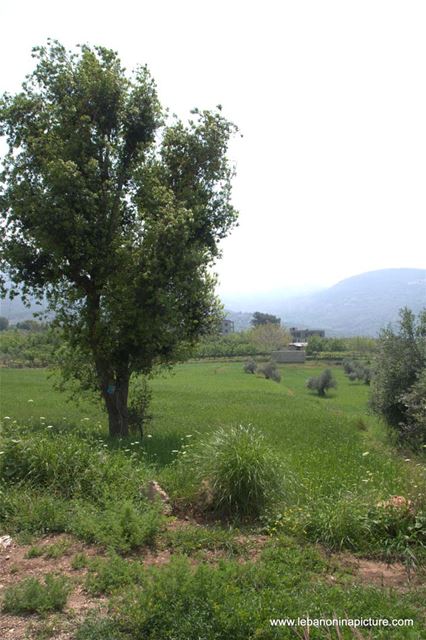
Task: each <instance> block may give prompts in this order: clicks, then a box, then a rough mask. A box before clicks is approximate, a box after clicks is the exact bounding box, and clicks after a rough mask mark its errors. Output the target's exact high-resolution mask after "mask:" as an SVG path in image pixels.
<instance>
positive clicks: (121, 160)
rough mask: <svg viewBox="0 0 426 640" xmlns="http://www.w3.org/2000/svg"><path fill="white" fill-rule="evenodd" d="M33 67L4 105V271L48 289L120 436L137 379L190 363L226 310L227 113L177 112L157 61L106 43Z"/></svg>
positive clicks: (68, 368) (70, 365) (35, 289)
mask: <svg viewBox="0 0 426 640" xmlns="http://www.w3.org/2000/svg"><path fill="white" fill-rule="evenodd" d="M33 56H34V57H35V58H36V66H35V70H34V72H33V73H32V74H31V75H29V76H28V77H27V78H26V80H25V82H24V83H23V85H22V91H21V92H20V93H18V94H16V95H8V94H5V95H4V96H3V97H2V99H1V103H0V134H1V135H3V136H5V137H6V141H7V144H8V149H9V151H8V153H7V154H6V156H5V158H4V163H3V172H2V175H1V183H0V184H1V191H0V204H1V215H2V219H3V225H4V226H6V227H7V232H6V233H5V234H4V239H3V243H2V265H1V267H2V272H3V273H7V274H8V276H9V278H10V279H11V281H12V283H13V286H12V289H11V290H10V293H11V294H12V295H14V294H15V295H16V293H17V291H18V287H19V291H20V292H21V295H24V296H25V295H29V294H31V295H36V296H39V297H42V296H43V295H46V296H47V299H48V301H49V307H50V309H52V310H53V311H54V312H55V317H56V322H57V323H58V324H59V325H61V326H62V328H63V333H64V336H65V340H66V343H67V345H68V357H67V359H66V362H64V371H65V373H66V374H67V375H71V376H72V377H75V378H77V379H78V380H79V382H80V383H81V384H82V385H85V386H90V385H92V386H93V385H94V386H95V387H96V388H97V389H98V390H99V392H100V393H101V395H102V397H103V399H104V401H105V406H106V409H107V411H108V416H109V429H110V434H111V435H113V436H118V435H126V434H127V433H128V411H127V402H128V391H129V381H130V377H131V375H132V373H137V372H143V373H148V372H150V371H151V370H152V369H153V367H155V366H156V365H157V364H161V363H173V362H174V361H176V359H178V358H179V354H180V353H181V350H182V345H188V344H191V343H193V342H194V341H195V340H196V339H197V338H198V337H199V336H200V335H202V334H203V333H208V332H209V331H210V330H211V328H212V326H213V325H214V322H215V321H216V317H215V316H216V315H217V310H218V307H219V305H218V302H217V300H216V298H215V296H214V277H212V275H211V268H210V267H211V265H212V264H213V263H214V261H215V259H216V258H217V257H218V255H219V250H218V243H219V241H220V240H221V239H222V238H224V237H225V236H226V235H227V233H228V232H229V230H230V229H231V227H232V226H233V225H234V223H235V221H236V212H235V210H234V209H233V207H232V205H231V202H230V193H231V178H232V173H233V172H232V168H231V167H230V165H229V162H228V160H227V157H226V152H227V146H228V141H229V138H230V136H231V135H232V134H233V132H234V131H235V130H236V129H235V127H234V125H232V124H231V123H230V122H228V121H227V120H226V119H225V118H224V117H223V116H222V114H221V109H220V107H218V108H217V110H215V111H213V112H210V111H202V112H200V111H198V110H195V111H194V112H193V114H192V120H190V121H189V122H188V123H187V124H184V123H182V122H181V121H180V120H178V119H177V118H176V117H174V118H172V119H171V120H170V121H168V120H167V118H166V114H165V113H164V112H163V110H162V108H161V106H160V103H159V100H158V97H157V93H156V88H155V84H154V82H153V80H152V78H151V76H150V74H149V72H148V70H147V69H146V68H145V67H141V68H139V69H138V70H137V71H136V72H135V73H134V74H133V75H131V76H129V75H127V74H126V73H125V70H124V69H123V67H122V66H121V63H120V60H119V58H118V56H117V54H116V53H114V52H113V51H110V50H108V49H105V48H102V47H94V48H91V47H88V46H83V47H79V48H78V49H77V51H76V52H69V51H67V50H66V49H65V48H64V47H63V46H62V45H60V44H59V43H58V42H56V41H55V42H50V41H49V42H48V44H47V46H46V47H37V48H35V49H34V51H33Z"/></svg>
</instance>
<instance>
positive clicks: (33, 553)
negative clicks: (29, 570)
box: [25, 545, 44, 559]
mask: <svg viewBox="0 0 426 640" xmlns="http://www.w3.org/2000/svg"><path fill="white" fill-rule="evenodd" d="M43 553H44V547H39V546H36V545H35V546H33V547H31V548H30V549H28V551H27V553H26V554H25V558H27V559H30V558H39V557H40V556H42V555H43Z"/></svg>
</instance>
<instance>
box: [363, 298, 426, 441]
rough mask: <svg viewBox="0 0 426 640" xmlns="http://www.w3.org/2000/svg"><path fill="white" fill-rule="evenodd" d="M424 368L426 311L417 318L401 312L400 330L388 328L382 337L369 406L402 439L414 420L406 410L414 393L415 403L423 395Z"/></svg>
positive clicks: (379, 343) (404, 311) (425, 365)
mask: <svg viewBox="0 0 426 640" xmlns="http://www.w3.org/2000/svg"><path fill="white" fill-rule="evenodd" d="M425 369H426V309H424V310H423V311H421V312H420V313H419V315H418V317H417V318H416V316H415V315H414V313H413V312H412V311H411V310H410V309H407V308H404V309H401V310H400V319H399V326H398V328H397V329H394V328H392V327H391V326H388V327H386V328H385V329H383V330H382V331H381V332H380V335H379V339H378V344H377V353H376V358H375V362H374V375H373V378H372V383H371V398H370V404H371V406H372V408H373V410H374V411H375V412H376V413H377V414H378V415H380V416H381V417H382V418H384V419H385V420H386V421H387V422H388V423H389V424H390V425H391V426H393V427H395V428H396V429H397V430H399V431H400V432H401V435H402V437H403V438H404V435H405V433H406V430H405V427H404V425H406V424H407V422H410V421H412V420H413V413H412V412H411V414H410V411H409V410H408V409H407V406H410V405H411V400H410V399H411V391H413V396H412V399H413V400H414V398H415V397H417V396H418V395H421V388H422V384H423V388H424V382H423V383H421V382H419V381H420V380H421V377H422V376H424V371H425ZM416 385H418V386H416Z"/></svg>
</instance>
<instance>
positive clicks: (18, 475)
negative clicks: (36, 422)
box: [0, 432, 162, 553]
mask: <svg viewBox="0 0 426 640" xmlns="http://www.w3.org/2000/svg"><path fill="white" fill-rule="evenodd" d="M2 451H3V454H2V456H1V458H0V478H1V479H2V481H3V483H4V489H3V490H2V496H1V498H2V499H1V502H0V522H2V523H3V528H4V530H5V531H7V532H8V533H12V534H16V533H28V534H43V533H60V532H67V533H72V534H75V535H76V536H78V537H79V538H81V539H82V540H85V541H87V542H90V543H96V544H100V545H103V546H104V547H106V548H110V549H113V550H115V551H118V552H121V553H126V552H128V551H131V550H132V549H136V548H139V547H142V546H145V545H152V544H153V543H154V541H155V537H156V535H157V533H158V531H159V530H160V529H161V526H162V516H161V514H160V513H159V509H158V507H157V506H156V505H153V504H151V503H148V502H147V500H146V498H145V497H144V495H143V486H144V484H145V483H146V480H147V478H148V477H149V474H150V472H151V470H150V468H149V465H145V464H143V462H141V461H139V460H135V459H133V458H132V457H128V456H127V455H126V452H124V451H121V450H112V451H110V450H108V449H106V448H105V447H104V446H103V443H102V442H98V441H96V440H94V441H93V442H87V441H84V440H82V439H81V438H79V437H78V436H76V435H74V434H71V433H66V434H63V433H60V434H58V433H50V432H48V433H45V434H37V435H34V434H31V433H25V432H24V433H23V434H22V435H21V437H6V438H3V444H2Z"/></svg>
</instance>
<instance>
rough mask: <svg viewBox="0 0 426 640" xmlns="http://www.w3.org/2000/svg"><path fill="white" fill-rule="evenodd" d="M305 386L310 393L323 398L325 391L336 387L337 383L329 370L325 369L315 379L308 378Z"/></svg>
mask: <svg viewBox="0 0 426 640" xmlns="http://www.w3.org/2000/svg"><path fill="white" fill-rule="evenodd" d="M306 386H307V387H308V389H311V391H316V392H317V393H318V395H319V396H325V394H326V391H328V390H329V389H333V388H335V387H337V382H336V380H335V379H334V377H333V374H332V372H331V370H330V369H325V370H324V371H323V372H322V373H321V375H320V376H318V377H317V378H309V380H308V381H307V382H306Z"/></svg>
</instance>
